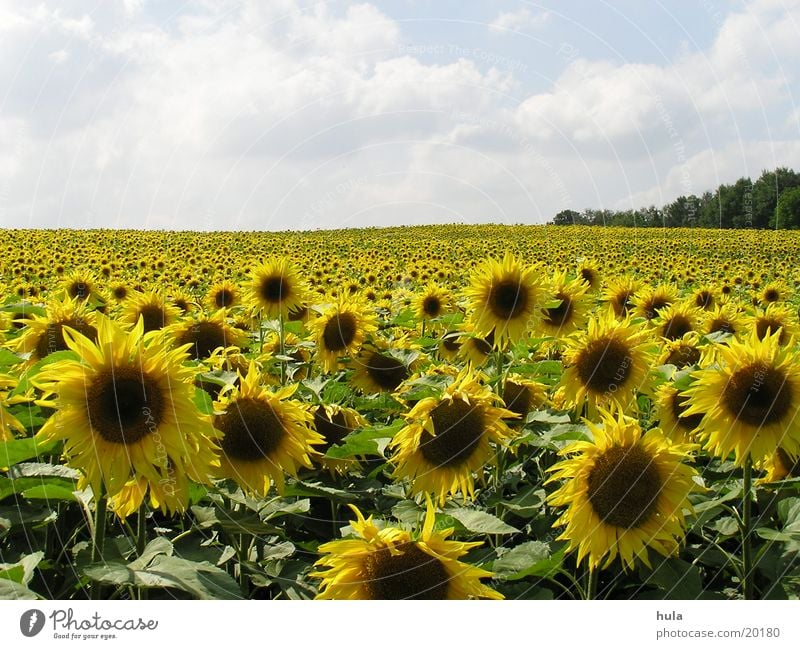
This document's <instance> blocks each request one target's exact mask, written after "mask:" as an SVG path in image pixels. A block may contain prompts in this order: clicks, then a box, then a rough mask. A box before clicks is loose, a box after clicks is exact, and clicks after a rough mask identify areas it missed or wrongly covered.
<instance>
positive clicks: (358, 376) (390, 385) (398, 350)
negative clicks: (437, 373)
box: [350, 339, 419, 394]
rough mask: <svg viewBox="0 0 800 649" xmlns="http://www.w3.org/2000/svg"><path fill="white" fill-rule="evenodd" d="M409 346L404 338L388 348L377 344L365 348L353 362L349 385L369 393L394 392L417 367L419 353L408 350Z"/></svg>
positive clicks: (386, 345) (381, 343)
mask: <svg viewBox="0 0 800 649" xmlns="http://www.w3.org/2000/svg"><path fill="white" fill-rule="evenodd" d="M408 345H409V343H408V342H407V341H406V340H405V339H402V340H398V341H394V342H393V343H392V344H391V345H389V344H388V343H384V342H377V341H376V342H373V343H371V344H368V345H365V346H364V348H363V349H362V350H361V353H359V355H358V356H357V357H356V358H354V359H353V366H354V367H355V372H353V376H352V377H351V379H350V381H351V383H352V384H353V385H354V386H356V387H357V388H359V389H361V390H362V391H363V392H366V393H370V394H378V393H380V392H394V391H395V390H396V389H397V388H398V386H399V385H400V384H401V383H402V382H403V381H405V380H406V379H407V378H408V377H409V376H411V373H412V372H413V370H414V368H415V366H416V365H418V364H419V361H418V358H419V352H415V351H413V350H411V349H410V348H409V346H408Z"/></svg>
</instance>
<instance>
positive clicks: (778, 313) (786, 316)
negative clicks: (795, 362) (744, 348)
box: [746, 303, 800, 345]
mask: <svg viewBox="0 0 800 649" xmlns="http://www.w3.org/2000/svg"><path fill="white" fill-rule="evenodd" d="M746 322H747V325H749V327H752V328H753V329H755V331H756V335H757V336H758V337H759V338H761V339H762V340H763V339H764V338H765V337H766V336H768V335H770V334H774V333H775V332H777V331H779V330H780V336H778V342H779V343H780V344H781V345H786V344H787V343H788V342H789V341H790V340H791V339H792V338H795V337H797V335H798V333H800V327H798V325H797V316H796V315H795V314H794V313H793V312H792V311H790V310H789V309H787V308H786V307H785V306H781V305H779V304H775V303H772V304H770V305H769V306H767V308H766V309H763V310H759V311H757V312H756V313H755V314H753V315H752V316H749V317H747V318H746Z"/></svg>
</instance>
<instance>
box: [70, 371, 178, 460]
mask: <svg viewBox="0 0 800 649" xmlns="http://www.w3.org/2000/svg"><path fill="white" fill-rule="evenodd" d="M166 402H167V397H166V395H165V394H164V392H163V391H162V388H161V386H159V384H158V382H157V381H156V380H155V379H153V378H152V377H150V376H149V375H148V374H147V373H145V372H142V370H141V369H140V368H137V367H114V368H111V369H104V370H102V371H100V372H99V373H98V374H97V375H96V376H95V377H94V378H93V379H92V381H91V383H90V384H89V386H88V388H87V392H86V414H87V417H88V419H89V424H90V425H91V427H92V429H93V430H94V431H95V432H96V433H97V434H98V435H100V436H101V437H102V438H103V439H104V440H106V441H107V442H111V443H113V444H126V445H127V444H135V443H136V442H138V441H139V440H140V439H142V438H144V437H146V436H147V435H149V434H150V433H153V432H156V430H158V426H159V424H160V423H161V421H162V418H163V416H164V414H165V412H166V409H167V403H166Z"/></svg>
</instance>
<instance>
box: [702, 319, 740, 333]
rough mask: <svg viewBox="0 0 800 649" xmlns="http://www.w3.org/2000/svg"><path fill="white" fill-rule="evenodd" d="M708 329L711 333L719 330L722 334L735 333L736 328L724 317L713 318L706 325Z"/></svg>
mask: <svg viewBox="0 0 800 649" xmlns="http://www.w3.org/2000/svg"><path fill="white" fill-rule="evenodd" d="M708 330H709V331H710V332H711V333H712V334H713V333H715V332H720V333H724V334H734V333H736V328H735V327H734V326H733V323H732V322H730V321H729V320H726V319H725V318H714V319H713V320H712V321H711V324H709V325H708Z"/></svg>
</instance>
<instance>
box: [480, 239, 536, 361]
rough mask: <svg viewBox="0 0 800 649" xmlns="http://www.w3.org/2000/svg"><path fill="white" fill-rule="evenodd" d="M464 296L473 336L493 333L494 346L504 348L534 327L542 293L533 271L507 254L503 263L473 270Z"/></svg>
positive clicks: (489, 263) (485, 265) (524, 335)
mask: <svg viewBox="0 0 800 649" xmlns="http://www.w3.org/2000/svg"><path fill="white" fill-rule="evenodd" d="M465 296H466V297H467V298H468V299H469V302H470V311H471V312H470V316H469V321H470V323H471V325H472V327H473V329H474V331H475V333H476V334H477V335H479V336H485V335H487V334H488V333H489V332H491V331H494V345H495V346H496V347H497V348H503V347H505V346H506V344H507V343H509V342H511V343H514V342H517V341H519V340H522V339H523V338H525V337H527V336H528V335H529V334H530V332H531V330H532V329H533V328H534V327H535V326H536V324H537V322H538V320H539V319H540V317H541V305H542V298H543V296H544V289H543V286H542V281H541V279H540V278H539V273H538V271H537V270H536V269H535V268H533V267H531V266H525V265H523V264H522V263H521V262H519V261H517V260H516V259H515V258H514V257H513V256H512V255H511V254H510V253H506V255H505V257H503V261H502V262H498V261H496V260H494V259H489V260H487V261H486V262H484V263H483V264H481V265H480V266H479V267H478V268H477V269H476V270H475V272H474V274H473V276H472V279H471V281H470V285H469V287H468V288H467V289H466V290H465Z"/></svg>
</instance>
